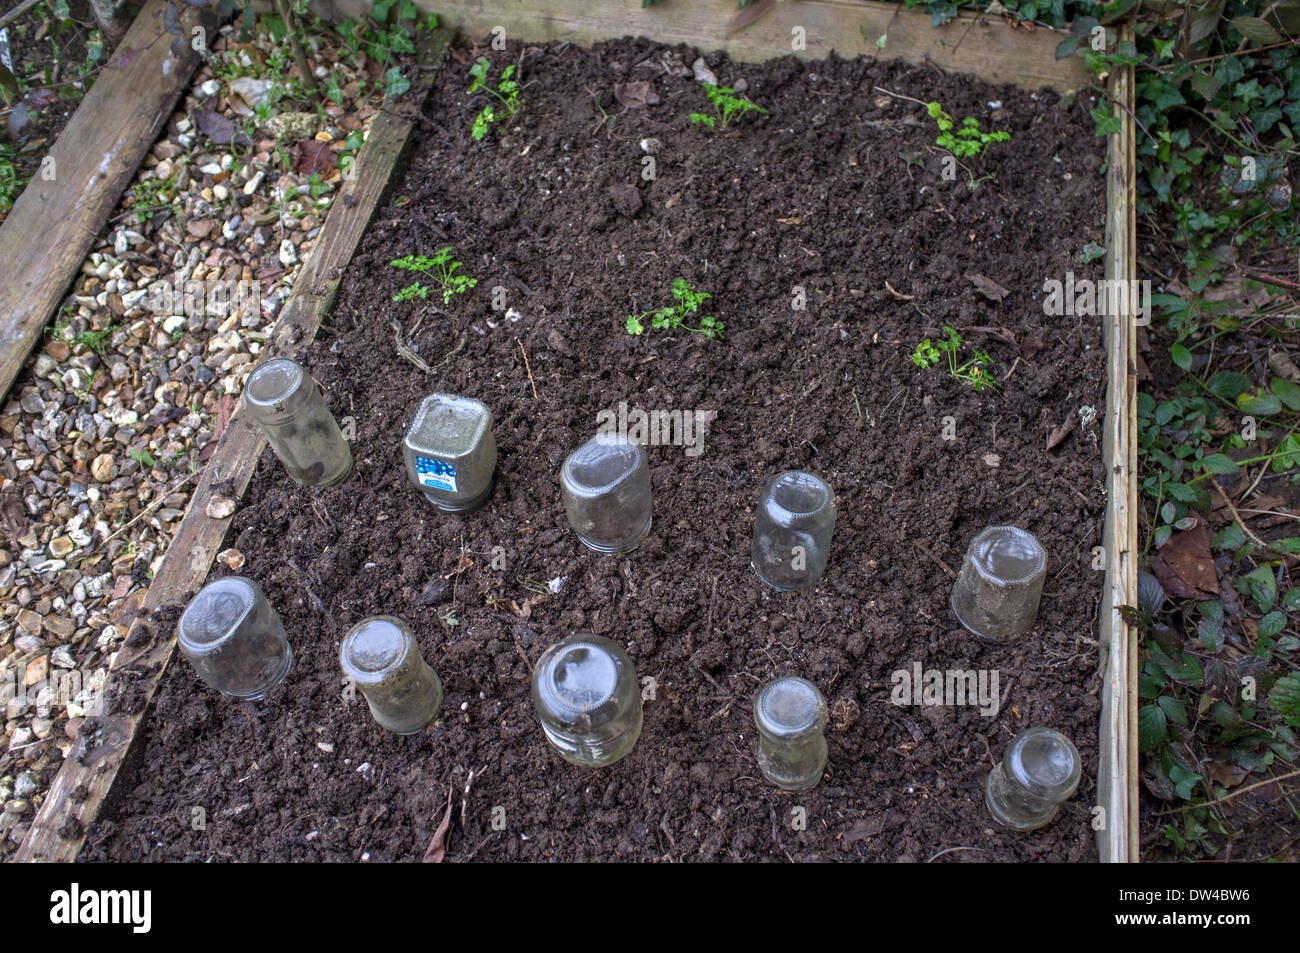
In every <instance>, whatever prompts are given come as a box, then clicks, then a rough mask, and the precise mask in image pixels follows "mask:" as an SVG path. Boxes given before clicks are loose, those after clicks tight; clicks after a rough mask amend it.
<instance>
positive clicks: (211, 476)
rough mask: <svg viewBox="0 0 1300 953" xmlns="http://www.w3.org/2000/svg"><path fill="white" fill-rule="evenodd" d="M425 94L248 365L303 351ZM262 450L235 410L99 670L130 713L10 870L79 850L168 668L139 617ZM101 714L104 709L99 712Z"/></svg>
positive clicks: (366, 165) (402, 106)
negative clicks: (217, 500)
mask: <svg viewBox="0 0 1300 953" xmlns="http://www.w3.org/2000/svg"><path fill="white" fill-rule="evenodd" d="M450 38H451V34H450V31H447V30H439V31H437V32H436V33H434V34H433V35H432V37H431V38H430V39H429V40H428V42H427V43H426V45H425V46H424V47H423V48H422V50H421V52H420V59H421V61H422V62H423V63H425V64H432V63H434V62H436V61H437V60H438V59H439V58H440V57H441V56H442V54H443V52H444V51H445V50H446V49H447V45H448V43H449V41H450ZM429 88H430V87H429V85H428V84H427V83H426V84H424V86H423V88H422V89H420V90H418V91H416V92H414V93H413V94H412V95H411V96H409V97H408V98H407V99H405V100H403V101H402V102H400V103H390V104H387V105H385V107H384V108H383V109H382V110H381V111H380V113H379V114H378V115H377V116H376V117H375V120H374V122H373V123H372V125H371V128H370V134H369V136H368V138H367V139H366V142H365V144H364V145H363V146H362V147H361V151H360V152H359V153H358V154H357V161H356V164H355V166H354V167H353V169H354V171H355V174H354V175H352V176H350V177H348V178H347V179H346V181H345V182H344V185H343V187H342V188H341V189H340V190H339V194H338V195H337V196H336V197H335V199H334V203H333V204H332V205H331V206H330V210H329V214H328V216H327V217H326V220H325V227H324V228H323V229H322V231H321V234H320V239H319V241H318V242H317V245H316V247H315V248H314V249H313V250H312V252H311V255H310V256H309V257H308V260H307V262H306V264H305V265H304V266H303V270H302V273H301V274H300V275H299V276H298V280H297V282H296V283H295V284H294V288H293V294H292V295H291V296H290V298H289V299H288V300H287V301H286V302H285V305H284V309H283V310H282V311H281V313H280V317H279V319H278V320H277V321H276V324H275V331H274V334H273V335H272V337H271V338H269V339H268V340H267V342H266V344H265V346H264V347H263V348H262V351H261V354H260V355H259V356H258V361H259V363H260V362H261V361H265V360H268V359H270V358H272V357H274V356H277V355H281V354H285V353H289V352H292V351H295V350H298V349H299V348H301V347H303V346H304V345H306V344H308V343H310V342H311V340H312V339H313V338H314V337H315V335H316V331H317V329H318V328H319V327H320V323H321V319H322V318H323V317H324V316H325V315H326V314H328V313H329V311H330V308H331V307H332V306H333V304H334V297H335V295H336V293H337V291H338V287H339V282H340V281H341V280H342V278H343V272H344V270H345V269H346V268H347V265H348V263H349V262H350V261H351V260H352V255H353V253H354V252H355V251H356V248H357V246H358V245H359V244H360V242H361V236H362V234H363V233H364V232H365V230H366V226H367V225H369V224H370V217H371V215H372V214H373V213H374V210H375V209H376V208H377V207H378V205H379V203H380V201H381V199H382V198H383V195H384V192H385V190H386V189H387V187H388V183H389V180H390V179H391V178H392V176H393V172H394V170H395V169H396V168H397V166H398V164H399V161H400V159H401V157H402V154H403V153H404V152H405V150H406V147H407V145H408V143H409V141H410V134H411V130H412V129H413V128H414V125H415V120H416V117H417V115H418V113H419V110H420V107H421V106H422V105H423V103H424V100H425V98H426V96H427V95H428V91H429ZM265 445H266V441H265V438H264V437H263V436H262V433H261V431H260V430H259V429H258V428H257V427H256V426H255V425H254V423H253V421H252V419H251V418H250V417H249V416H248V414H247V412H246V407H245V405H244V404H243V403H242V402H241V403H240V404H239V406H238V407H237V408H236V410H235V413H234V415H233V416H232V417H231V419H230V423H229V424H228V425H227V427H226V430H225V432H224V433H223V434H222V437H221V442H220V443H219V444H218V446H217V450H216V453H214V454H213V456H212V459H211V461H209V463H208V465H207V467H206V468H205V469H204V471H203V475H202V476H201V477H200V478H199V484H198V487H197V488H196V489H195V491H194V495H193V496H192V497H191V498H190V503H189V506H188V508H187V509H186V511H185V516H184V517H183V518H182V520H181V523H180V526H179V528H178V530H177V533H176V536H175V538H174V539H173V540H172V542H171V545H170V546H168V547H167V552H166V554H165V555H164V556H163V561H162V563H161V565H160V566H159V568H158V573H157V575H155V576H154V579H153V582H152V583H150V585H149V588H148V590H147V591H146V593H145V596H144V600H143V602H142V603H141V604H140V607H139V612H138V614H137V618H136V619H135V620H134V621H133V622H132V623H131V626H130V628H129V629H128V630H127V637H126V640H125V641H124V642H123V643H122V646H121V647H120V648H119V650H118V653H117V657H116V658H115V659H114V661H113V665H112V668H111V669H110V671H109V684H108V686H106V688H105V698H106V699H112V698H114V697H115V695H116V694H118V690H119V689H122V688H125V689H127V690H129V691H130V693H131V697H132V705H131V708H132V710H131V711H129V712H128V711H121V712H115V711H106V712H105V713H104V714H102V715H100V716H98V717H96V718H88V719H87V720H86V721H85V723H84V724H83V726H82V730H81V733H80V735H79V736H78V738H77V742H76V744H75V745H73V747H72V749H71V750H70V751H69V753H68V756H67V758H66V759H65V760H64V762H63V767H62V768H61V769H60V770H59V773H58V775H57V776H56V777H55V779H54V784H53V785H52V786H51V787H50V790H49V792H48V793H47V794H46V796H45V800H44V801H42V802H41V807H40V810H39V811H38V812H37V814H36V818H35V820H34V821H33V822H32V826H31V829H30V830H29V831H28V832H27V837H26V838H25V839H24V840H23V843H22V845H21V846H20V847H19V849H18V853H17V855H16V856H15V859H16V860H18V861H72V860H75V859H76V857H77V853H78V852H79V851H80V850H81V846H82V844H83V843H84V841H85V836H86V829H87V828H88V827H89V826H90V824H91V823H92V822H93V821H94V820H95V818H96V817H97V816H98V814H99V810H100V807H101V806H102V805H103V803H104V801H105V799H106V798H107V797H108V795H109V793H110V791H111V789H112V787H113V784H114V782H115V781H116V780H117V778H118V775H119V772H120V770H121V768H122V765H123V763H124V762H125V761H126V760H127V757H128V756H129V754H130V752H131V750H132V748H133V746H134V743H135V742H136V741H138V740H139V738H138V737H137V736H138V735H143V732H142V731H140V728H141V725H142V723H143V722H144V720H145V718H146V716H147V715H148V712H149V709H150V706H151V703H152V700H153V695H154V691H155V690H156V689H157V687H158V683H159V681H160V680H161V679H162V675H163V672H165V671H166V669H167V665H168V663H169V662H170V661H171V658H172V654H173V650H174V648H175V645H176V639H175V633H174V632H171V631H156V629H155V627H154V626H153V625H152V624H150V622H149V620H148V617H149V614H150V613H152V611H153V610H154V609H156V608H158V607H159V606H163V605H168V604H174V603H176V602H178V601H181V600H184V599H187V598H188V597H189V595H190V594H192V593H193V592H194V591H195V590H196V589H197V588H198V587H199V586H200V585H202V583H203V582H204V580H205V579H207V576H208V572H209V570H210V569H211V568H212V562H213V560H214V558H215V557H216V554H217V551H218V549H219V548H220V546H221V541H222V539H223V538H224V536H225V534H226V530H227V529H228V528H229V526H230V521H231V517H226V518H225V519H216V518H214V517H212V516H209V515H208V512H207V508H208V504H209V503H210V502H211V501H212V499H213V498H214V497H227V498H230V497H233V498H238V497H240V496H242V495H243V493H244V490H245V489H246V488H247V487H248V482H249V480H250V479H251V478H252V475H253V470H254V468H255V467H256V466H257V458H258V457H259V456H260V455H261V452H262V449H263V447H264V446H265ZM106 706H107V703H106Z"/></svg>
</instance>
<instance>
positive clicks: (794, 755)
mask: <svg viewBox="0 0 1300 953" xmlns="http://www.w3.org/2000/svg"><path fill="white" fill-rule="evenodd" d="M754 724H755V726H756V727H757V728H758V767H759V769H760V770H762V772H763V777H765V778H767V779H768V780H769V781H771V782H772V783H773V784H775V785H776V786H777V787H779V788H781V789H782V790H785V791H806V790H808V789H809V788H811V787H813V786H814V785H816V784H817V782H818V781H820V780H821V779H822V772H823V771H825V770H826V735H825V733H824V732H825V729H826V699H825V698H823V697H822V693H821V692H820V691H819V690H818V688H817V686H816V685H814V684H813V683H812V682H810V681H808V680H806V679H803V678H796V677H794V676H788V677H786V678H777V679H774V680H772V681H770V682H768V683H767V684H766V685H764V686H763V687H762V688H761V689H759V692H758V696H757V697H756V698H755V699H754Z"/></svg>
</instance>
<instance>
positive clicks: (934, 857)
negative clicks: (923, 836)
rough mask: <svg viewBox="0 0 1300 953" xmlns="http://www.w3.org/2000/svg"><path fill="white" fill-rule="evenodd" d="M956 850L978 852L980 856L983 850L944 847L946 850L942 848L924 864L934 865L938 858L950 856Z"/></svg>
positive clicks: (977, 848)
mask: <svg viewBox="0 0 1300 953" xmlns="http://www.w3.org/2000/svg"><path fill="white" fill-rule="evenodd" d="M958 850H973V851H977V852H979V853H981V854H982V853H984V848H983V847H946V848H944V849H943V850H941V851H939V853H937V854H935V855H934V856H933V857H931V858H930V859H929V860H927V861H926V863H927V864H932V863H934V862H935V861H936V860H938V859H939V858H940V857H942V856H943V855H944V854H951V853H952V852H953V851H958Z"/></svg>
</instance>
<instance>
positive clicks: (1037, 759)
mask: <svg viewBox="0 0 1300 953" xmlns="http://www.w3.org/2000/svg"><path fill="white" fill-rule="evenodd" d="M1082 771H1083V768H1082V764H1081V763H1080V760H1079V752H1078V750H1077V749H1076V748H1075V747H1074V743H1073V742H1071V741H1070V739H1069V738H1067V737H1065V735H1063V734H1061V733H1060V732H1059V731H1055V730H1053V729H1051V728H1026V729H1025V730H1024V731H1022V732H1021V733H1020V734H1018V735H1016V736H1015V737H1014V738H1012V739H1011V744H1010V745H1008V746H1007V750H1006V753H1005V754H1004V755H1003V756H1002V760H1001V761H1000V762H999V763H998V764H997V765H995V766H994V768H993V770H992V771H990V772H989V776H988V780H987V781H986V782H985V784H984V803H985V804H986V805H987V806H988V809H989V813H990V814H992V815H993V819H994V820H995V821H997V822H998V823H999V824H1001V825H1002V826H1003V827H1009V828H1011V829H1012V830H1013V831H1032V830H1037V829H1038V828H1040V827H1045V826H1046V825H1048V824H1050V823H1051V822H1052V819H1053V818H1054V817H1056V812H1057V811H1058V810H1059V809H1060V806H1061V804H1063V803H1064V802H1065V801H1068V800H1069V799H1070V798H1071V797H1072V796H1073V795H1074V792H1075V790H1076V789H1077V788H1078V787H1079V778H1080V776H1081V774H1082Z"/></svg>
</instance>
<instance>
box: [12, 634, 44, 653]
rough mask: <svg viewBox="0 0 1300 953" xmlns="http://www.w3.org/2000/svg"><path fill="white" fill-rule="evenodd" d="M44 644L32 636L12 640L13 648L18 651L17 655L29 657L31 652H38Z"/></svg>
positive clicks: (21, 636) (22, 636)
mask: <svg viewBox="0 0 1300 953" xmlns="http://www.w3.org/2000/svg"><path fill="white" fill-rule="evenodd" d="M44 644H45V643H44V642H42V641H41V640H40V639H38V638H37V637H36V636H34V635H26V634H24V635H20V636H18V638H16V639H14V648H16V649H17V650H18V654H19V655H31V654H32V653H33V652H39V651H40V649H41V646H42V645H44Z"/></svg>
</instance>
